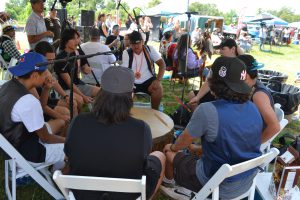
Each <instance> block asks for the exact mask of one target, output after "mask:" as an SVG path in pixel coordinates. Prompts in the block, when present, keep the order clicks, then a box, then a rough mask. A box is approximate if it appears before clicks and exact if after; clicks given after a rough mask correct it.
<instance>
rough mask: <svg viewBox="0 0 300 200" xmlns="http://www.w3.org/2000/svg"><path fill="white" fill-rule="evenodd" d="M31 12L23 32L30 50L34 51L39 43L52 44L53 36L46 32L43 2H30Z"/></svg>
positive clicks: (31, 0) (41, 0)
mask: <svg viewBox="0 0 300 200" xmlns="http://www.w3.org/2000/svg"><path fill="white" fill-rule="evenodd" d="M30 3H31V8H32V12H31V14H30V16H29V17H28V19H27V22H26V26H25V31H26V33H27V39H28V42H29V45H30V49H34V47H35V45H36V44H37V43H38V42H39V41H47V42H50V43H52V42H53V37H54V34H53V32H51V31H47V28H46V25H45V21H44V17H43V12H44V3H45V0H30Z"/></svg>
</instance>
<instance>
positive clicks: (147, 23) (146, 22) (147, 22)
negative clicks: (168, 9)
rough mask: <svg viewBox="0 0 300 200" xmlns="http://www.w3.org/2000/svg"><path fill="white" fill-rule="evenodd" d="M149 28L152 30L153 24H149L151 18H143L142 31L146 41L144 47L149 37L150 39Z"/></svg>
mask: <svg viewBox="0 0 300 200" xmlns="http://www.w3.org/2000/svg"><path fill="white" fill-rule="evenodd" d="M150 28H153V24H152V22H151V18H150V17H147V16H146V17H145V18H144V27H143V30H144V32H145V34H146V41H145V45H147V43H148V41H149V37H150Z"/></svg>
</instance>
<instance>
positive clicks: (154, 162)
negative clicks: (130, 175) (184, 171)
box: [144, 155, 162, 199]
mask: <svg viewBox="0 0 300 200" xmlns="http://www.w3.org/2000/svg"><path fill="white" fill-rule="evenodd" d="M161 170H162V166H161V163H160V160H159V159H158V158H157V157H156V156H153V155H149V156H148V157H147V166H146V167H145V169H144V174H145V175H146V197H147V199H148V198H150V197H151V196H152V195H153V193H154V191H155V188H156V185H157V183H158V180H159V178H160V173H161Z"/></svg>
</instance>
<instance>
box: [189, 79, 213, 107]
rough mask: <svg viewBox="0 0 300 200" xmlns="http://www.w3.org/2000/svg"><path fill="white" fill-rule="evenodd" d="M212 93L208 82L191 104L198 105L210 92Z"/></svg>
mask: <svg viewBox="0 0 300 200" xmlns="http://www.w3.org/2000/svg"><path fill="white" fill-rule="evenodd" d="M209 91H210V88H209V85H208V82H207V81H206V82H204V83H203V85H202V87H201V88H200V90H199V92H198V94H197V96H195V97H193V98H192V99H191V100H190V102H189V104H196V103H198V102H199V100H200V99H201V98H202V97H204V96H205V95H206V94H207V93H208V92H209Z"/></svg>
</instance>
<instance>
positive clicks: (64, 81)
mask: <svg viewBox="0 0 300 200" xmlns="http://www.w3.org/2000/svg"><path fill="white" fill-rule="evenodd" d="M79 38H80V35H79V33H78V32H77V31H76V30H75V29H66V30H65V31H64V32H63V33H62V38H61V41H60V49H61V52H59V54H58V55H57V56H56V59H63V58H67V57H68V56H75V55H79V54H83V52H82V51H78V50H77V46H78V44H79ZM72 63H73V61H71V62H70V63H67V62H62V63H55V64H54V71H55V73H56V74H57V76H58V83H59V84H60V85H61V87H62V88H63V89H64V90H65V91H66V92H67V94H68V93H69V92H70V87H71V71H72V69H73V70H74V71H75V73H74V74H75V75H74V80H73V81H74V82H73V83H74V85H73V88H74V97H75V99H76V100H77V101H78V105H82V104H83V103H91V102H92V101H93V99H92V97H95V96H96V95H97V93H98V91H99V89H100V88H99V87H96V86H92V85H88V84H85V83H84V82H83V81H81V80H80V76H79V75H80V72H83V73H85V74H89V73H91V70H92V69H91V67H90V66H88V64H87V60H86V59H79V60H76V61H75V63H74V64H75V65H74V66H73V65H72Z"/></svg>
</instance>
